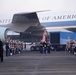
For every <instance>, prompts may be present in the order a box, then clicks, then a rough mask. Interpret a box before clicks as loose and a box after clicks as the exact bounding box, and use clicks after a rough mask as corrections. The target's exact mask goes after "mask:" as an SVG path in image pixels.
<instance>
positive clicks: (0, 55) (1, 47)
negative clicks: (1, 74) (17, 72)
mask: <svg viewBox="0 0 76 75" xmlns="http://www.w3.org/2000/svg"><path fill="white" fill-rule="evenodd" d="M0 58H1V62H3V43H2V41H1V40H0Z"/></svg>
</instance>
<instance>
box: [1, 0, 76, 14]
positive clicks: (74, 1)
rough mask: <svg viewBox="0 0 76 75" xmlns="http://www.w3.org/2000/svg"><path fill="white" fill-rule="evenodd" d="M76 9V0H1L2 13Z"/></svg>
mask: <svg viewBox="0 0 76 75" xmlns="http://www.w3.org/2000/svg"><path fill="white" fill-rule="evenodd" d="M43 10H51V11H54V12H55V11H76V0H0V13H20V12H33V11H43Z"/></svg>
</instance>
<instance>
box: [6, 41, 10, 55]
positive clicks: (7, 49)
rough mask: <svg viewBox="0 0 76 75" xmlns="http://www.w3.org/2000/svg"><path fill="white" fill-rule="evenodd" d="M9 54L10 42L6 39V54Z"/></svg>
mask: <svg viewBox="0 0 76 75" xmlns="http://www.w3.org/2000/svg"><path fill="white" fill-rule="evenodd" d="M8 55H9V42H8V41H6V56H8Z"/></svg>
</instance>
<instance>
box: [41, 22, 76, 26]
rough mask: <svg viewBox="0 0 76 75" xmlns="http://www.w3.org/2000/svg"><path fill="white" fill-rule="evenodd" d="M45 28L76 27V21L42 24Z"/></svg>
mask: <svg viewBox="0 0 76 75" xmlns="http://www.w3.org/2000/svg"><path fill="white" fill-rule="evenodd" d="M41 25H44V26H76V21H59V22H42V23H41Z"/></svg>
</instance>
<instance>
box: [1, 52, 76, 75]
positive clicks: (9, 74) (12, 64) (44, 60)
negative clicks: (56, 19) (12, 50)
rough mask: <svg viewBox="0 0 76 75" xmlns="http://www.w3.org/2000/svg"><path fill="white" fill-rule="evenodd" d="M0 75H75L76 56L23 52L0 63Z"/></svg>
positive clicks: (58, 53) (63, 53)
mask: <svg viewBox="0 0 76 75" xmlns="http://www.w3.org/2000/svg"><path fill="white" fill-rule="evenodd" d="M0 75H76V55H74V54H71V53H68V52H66V51H52V52H51V53H50V54H48V53H46V54H40V53H39V51H25V52H23V53H20V54H16V55H12V56H9V57H6V56H4V62H3V63H0Z"/></svg>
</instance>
